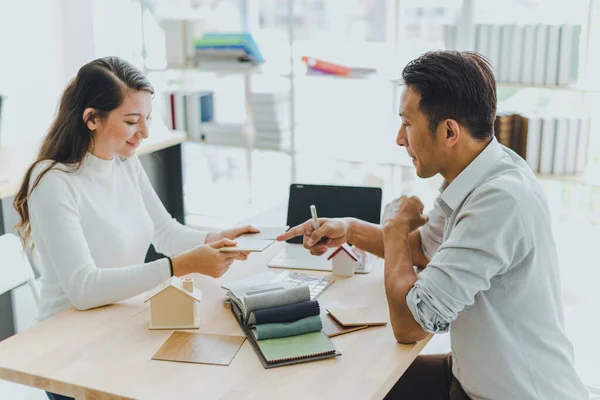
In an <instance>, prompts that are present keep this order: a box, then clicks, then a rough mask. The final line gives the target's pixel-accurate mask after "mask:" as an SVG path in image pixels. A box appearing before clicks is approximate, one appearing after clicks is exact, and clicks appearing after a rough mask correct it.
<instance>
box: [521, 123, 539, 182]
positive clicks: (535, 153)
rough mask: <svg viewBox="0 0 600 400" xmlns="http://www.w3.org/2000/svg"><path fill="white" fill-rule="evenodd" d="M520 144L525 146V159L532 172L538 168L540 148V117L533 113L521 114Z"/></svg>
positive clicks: (537, 170)
mask: <svg viewBox="0 0 600 400" xmlns="http://www.w3.org/2000/svg"><path fill="white" fill-rule="evenodd" d="M521 135H522V138H523V139H522V141H521V143H522V145H523V144H524V148H525V161H526V162H527V164H528V165H529V168H531V170H532V171H533V172H539V170H540V148H541V139H542V118H541V117H540V116H538V115H535V114H525V115H522V116H521Z"/></svg>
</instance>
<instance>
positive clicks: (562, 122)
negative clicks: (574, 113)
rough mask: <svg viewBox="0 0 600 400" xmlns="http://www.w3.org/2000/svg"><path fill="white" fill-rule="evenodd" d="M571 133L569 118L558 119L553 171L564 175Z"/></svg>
mask: <svg viewBox="0 0 600 400" xmlns="http://www.w3.org/2000/svg"><path fill="white" fill-rule="evenodd" d="M568 135H569V121H568V119H567V118H564V117H559V118H557V119H556V134H555V139H554V140H555V142H554V156H553V160H552V173H553V174H555V175H562V174H564V173H566V162H567V153H566V150H567V141H568V139H569V138H568Z"/></svg>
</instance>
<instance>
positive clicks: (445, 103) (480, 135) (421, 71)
mask: <svg viewBox="0 0 600 400" xmlns="http://www.w3.org/2000/svg"><path fill="white" fill-rule="evenodd" d="M402 80H403V81H404V84H406V85H407V87H409V88H411V89H413V90H415V91H416V92H417V93H418V94H419V95H420V96H421V101H420V103H419V110H420V111H421V112H422V113H423V114H424V115H425V116H426V117H427V119H428V120H429V128H430V130H431V131H432V133H433V132H435V130H436V129H437V126H438V125H439V123H440V122H441V121H443V120H444V119H447V118H449V119H453V120H455V121H457V122H458V123H459V124H461V125H463V126H465V127H466V128H467V129H469V131H470V132H471V136H473V137H474V138H475V139H478V140H486V139H491V138H492V137H493V136H494V119H495V118H496V101H497V100H496V80H495V79H494V74H493V72H492V66H491V64H490V62H489V61H488V60H487V59H486V58H485V57H483V56H482V55H480V54H477V53H474V52H470V51H446V50H440V51H432V52H429V53H425V54H423V55H422V56H420V57H419V58H417V59H415V60H413V61H411V62H409V63H408V65H407V66H406V67H405V68H404V70H403V71H402Z"/></svg>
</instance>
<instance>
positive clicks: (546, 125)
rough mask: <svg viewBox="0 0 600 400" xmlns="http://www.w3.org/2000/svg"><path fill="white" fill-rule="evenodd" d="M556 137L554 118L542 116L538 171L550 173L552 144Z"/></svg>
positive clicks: (552, 152) (552, 158)
mask: <svg viewBox="0 0 600 400" xmlns="http://www.w3.org/2000/svg"><path fill="white" fill-rule="evenodd" d="M555 139H556V118H555V117H553V116H544V118H543V122H542V141H541V147H540V173H541V174H551V173H552V164H553V161H554V144H555Z"/></svg>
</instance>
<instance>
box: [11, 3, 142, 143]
mask: <svg viewBox="0 0 600 400" xmlns="http://www.w3.org/2000/svg"><path fill="white" fill-rule="evenodd" d="M106 55H116V56H120V57H123V58H125V59H127V60H129V61H131V62H133V63H134V64H136V65H138V66H140V67H141V65H140V64H141V9H140V6H139V3H138V2H136V1H131V0H0V93H1V94H3V95H5V96H7V98H6V99H5V101H4V102H3V105H2V121H0V123H1V126H0V145H2V146H6V145H11V144H19V143H29V142H37V141H39V139H40V138H42V137H43V136H44V135H45V133H46V132H47V130H48V127H49V126H50V124H51V122H52V120H53V118H54V116H55V114H56V109H57V106H58V101H59V99H60V95H61V93H62V91H63V90H64V88H65V86H66V84H67V83H68V81H69V80H71V79H72V78H73V77H74V76H75V75H76V74H77V71H78V70H79V68H80V67H81V66H82V65H84V64H85V63H87V62H89V61H91V60H93V59H94V58H97V57H102V56H106Z"/></svg>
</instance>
